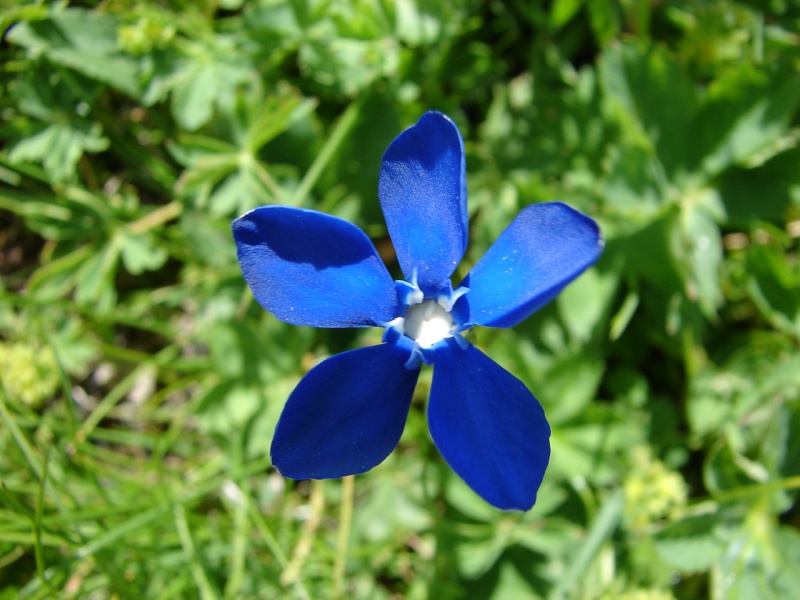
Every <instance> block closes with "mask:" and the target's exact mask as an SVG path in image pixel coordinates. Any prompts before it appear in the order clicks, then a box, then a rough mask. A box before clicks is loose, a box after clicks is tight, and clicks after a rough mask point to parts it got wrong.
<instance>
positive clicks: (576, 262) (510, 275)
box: [459, 202, 603, 327]
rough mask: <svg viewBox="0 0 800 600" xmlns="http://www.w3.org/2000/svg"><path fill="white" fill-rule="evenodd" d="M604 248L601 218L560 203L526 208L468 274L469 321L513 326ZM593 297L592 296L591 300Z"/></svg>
mask: <svg viewBox="0 0 800 600" xmlns="http://www.w3.org/2000/svg"><path fill="white" fill-rule="evenodd" d="M602 251H603V240H602V238H601V237H600V231H599V229H598V228H597V223H595V222H594V221H593V220H592V219H590V218H589V217H587V216H586V215H584V214H582V213H580V212H578V211H577V210H575V209H574V208H570V207H569V206H567V205H566V204H562V203H560V202H549V203H544V204H533V205H531V206H528V207H527V208H525V209H524V210H522V211H521V212H520V213H519V214H518V215H517V217H516V219H514V221H513V222H512V223H511V225H509V226H508V227H507V228H506V230H505V231H504V232H503V233H502V234H501V235H500V237H499V238H498V239H497V241H496V242H495V243H494V244H493V245H492V247H491V248H489V251H488V252H487V253H486V254H485V255H484V257H483V258H482V259H481V260H480V261H479V262H478V264H477V265H475V268H473V269H472V271H471V272H470V273H469V275H467V277H466V278H465V279H464V281H463V282H462V283H461V285H462V286H464V287H468V288H469V289H470V292H469V293H468V294H466V295H465V296H463V297H462V298H461V299H460V300H459V302H466V303H467V304H468V305H469V322H470V323H473V324H477V325H487V326H491V327H513V326H514V325H516V324H517V323H519V322H520V321H522V320H523V319H525V318H527V317H528V316H529V315H530V314H531V313H533V312H534V311H536V310H538V309H539V308H541V307H542V306H544V305H545V304H547V303H548V302H549V301H550V300H552V299H553V298H554V297H555V296H556V295H558V293H559V292H560V291H561V290H562V289H564V287H566V285H567V284H568V283H569V282H570V281H572V280H573V279H575V278H576V277H577V276H578V275H580V274H581V272H583V271H584V270H585V269H586V268H587V267H589V266H591V265H592V264H593V263H594V262H595V261H596V260H597V259H598V258H600V254H601V253H602ZM587 301H590V300H587Z"/></svg>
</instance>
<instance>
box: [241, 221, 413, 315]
mask: <svg viewBox="0 0 800 600" xmlns="http://www.w3.org/2000/svg"><path fill="white" fill-rule="evenodd" d="M233 237H234V239H235V240H236V248H237V252H238V254H239V264H240V266H241V268H242V273H243V274H244V278H245V280H246V281H247V283H248V285H249V286H250V289H251V290H252V292H253V296H255V298H256V300H258V302H259V304H261V306H263V307H264V308H266V309H267V310H268V311H269V312H271V313H273V314H274V315H275V316H276V317H278V318H279V319H281V320H283V321H286V322H287V323H292V324H294V325H309V326H312V327H366V326H372V325H375V324H380V323H383V322H388V321H391V320H392V319H393V318H394V317H395V316H396V315H395V312H396V311H397V310H398V308H397V294H396V292H395V288H394V281H393V280H392V278H391V276H390V275H389V272H388V271H387V270H386V267H385V266H384V264H383V262H381V259H380V258H379V257H378V254H377V252H376V251H375V246H373V245H372V242H371V241H370V240H369V238H368V237H367V236H366V235H365V234H364V232H363V231H361V230H360V229H359V228H358V227H356V226H355V225H352V224H351V223H348V222H347V221H343V220H342V219H338V218H336V217H332V216H330V215H325V214H323V213H319V212H316V211H313V210H304V209H301V208H291V207H286V206H262V207H261V208H257V209H255V210H253V211H250V212H249V213H247V214H246V215H244V216H242V217H240V218H239V219H236V220H235V221H234V222H233Z"/></svg>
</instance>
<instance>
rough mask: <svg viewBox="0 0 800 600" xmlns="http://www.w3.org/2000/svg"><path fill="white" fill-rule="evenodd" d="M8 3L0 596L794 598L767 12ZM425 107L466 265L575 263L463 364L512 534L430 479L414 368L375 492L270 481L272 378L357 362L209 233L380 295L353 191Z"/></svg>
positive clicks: (794, 383) (793, 234)
mask: <svg viewBox="0 0 800 600" xmlns="http://www.w3.org/2000/svg"><path fill="white" fill-rule="evenodd" d="M6 4H7V5H8V6H6V7H5V8H3V9H0V17H1V18H0V23H1V24H2V27H3V28H4V30H5V36H4V42H5V43H4V44H3V45H2V47H0V55H1V58H2V63H1V64H2V70H1V71H0V117H2V118H1V119H0V136H2V144H0V217H1V218H2V228H1V229H0V240H1V241H2V243H0V282H2V291H0V374H1V377H2V385H0V480H1V481H2V487H1V488H0V599H5V598H50V597H58V598H93V597H103V598H105V597H109V598H113V597H116V598H197V597H201V598H204V599H213V598H293V597H298V598H345V597H347V598H370V599H381V598H398V597H403V598H409V599H424V598H435V599H437V600H438V599H444V600H447V599H450V598H452V599H455V598H465V597H469V598H486V599H494V600H500V599H505V598H547V599H553V600H555V599H559V598H586V599H591V598H597V599H611V598H614V599H627V600H634V599H642V600H644V599H653V600H667V599H670V598H678V599H695V598H704V597H705V598H712V599H715V600H719V599H723V598H732V599H741V600H749V599H751V598H759V599H770V598H776V599H777V598H789V597H794V596H795V595H796V593H797V589H798V587H800V581H799V580H798V575H797V569H796V565H797V564H798V563H800V533H798V529H797V528H798V525H800V512H798V506H797V496H798V489H800V466H799V465H800V359H798V356H800V354H798V347H799V346H800V266H799V264H800V263H798V241H797V240H798V237H800V227H798V223H800V169H798V165H800V151H799V150H798V138H799V136H798V131H800V130H799V129H798V127H799V126H800V122H799V121H798V116H799V115H800V77H799V76H798V75H800V73H799V71H800V53H798V50H797V33H796V32H797V29H798V24H799V23H800V7H798V5H797V3H796V2H792V1H783V0H774V1H770V2H755V1H752V2H748V1H744V0H741V1H737V0H707V1H704V2H696V1H693V0H679V1H677V2H663V3H657V2H656V3H654V2H642V1H638V0H556V1H555V2H551V3H540V2H530V3H526V2H486V3H484V2H468V1H466V0H431V1H425V2H423V1H421V0H400V1H397V2H387V1H384V0H357V1H353V2H328V1H324V0H291V1H288V2H286V1H281V0H254V1H253V2H242V1H239V0H225V1H220V2H211V1H208V0H204V1H203V2H177V1H176V2H154V1H147V2H129V1H128V0H110V1H107V2H103V3H99V4H98V3H73V5H72V6H71V5H70V3H69V2H54V3H26V2H22V1H17V2H11V3H6ZM427 109H438V110H442V111H444V112H446V113H448V114H450V115H451V116H452V117H453V118H454V119H455V120H456V121H457V123H458V124H459V127H460V128H461V131H462V132H463V134H464V137H465V142H466V149H467V168H468V175H469V182H468V183H469V195H470V211H471V223H472V227H471V235H472V238H471V240H470V247H469V249H468V252H467V258H466V263H467V264H469V263H471V262H472V263H474V261H475V260H477V258H478V257H480V256H481V255H482V254H483V253H484V252H485V250H486V249H487V248H488V246H489V245H490V244H491V242H492V241H493V240H494V239H496V237H497V236H498V235H499V233H500V232H501V231H502V230H503V228H504V227H505V226H506V224H507V223H508V222H509V221H510V220H511V219H512V218H513V216H514V215H515V214H516V213H517V212H518V211H519V210H520V209H521V208H522V207H524V206H526V205H528V204H530V203H532V202H539V201H546V200H554V199H560V200H563V201H566V202H568V203H570V204H572V205H574V206H576V207H578V208H580V209H581V210H584V211H585V212H587V213H588V214H590V215H592V216H593V217H595V218H596V219H597V220H598V221H599V222H600V224H601V226H602V229H603V232H604V235H605V238H606V251H605V254H604V256H603V258H602V260H601V261H600V263H599V264H598V265H597V266H596V267H594V268H593V269H592V270H590V271H589V272H587V273H586V274H584V275H583V276H582V277H581V278H580V279H579V280H578V281H576V282H575V283H574V284H573V285H571V286H570V287H569V288H567V290H565V292H564V293H563V294H562V295H561V296H560V297H559V298H558V300H557V301H555V302H554V303H552V305H550V306H548V307H546V308H545V309H543V310H542V311H540V312H539V313H537V314H536V315H535V316H533V317H532V318H531V319H529V320H528V321H527V322H526V323H524V324H523V325H521V326H519V327H517V328H515V329H514V330H513V331H508V330H503V331H497V330H489V329H484V330H480V331H475V332H474V333H473V341H474V342H475V343H476V344H477V345H478V346H480V347H481V348H482V349H483V350H484V351H486V352H487V353H488V354H490V355H491V356H492V357H494V358H495V359H496V360H497V361H498V362H500V363H501V364H502V365H503V366H504V367H506V368H507V369H509V370H511V371H512V372H514V373H515V374H516V375H517V376H518V377H520V378H521V379H522V380H523V381H524V382H525V383H526V384H527V385H528V386H529V387H530V388H531V390H533V391H534V393H535V394H536V396H537V397H538V398H539V399H540V400H541V402H542V404H543V405H544V407H545V410H546V412H547V414H548V416H549V418H550V421H551V424H552V426H553V436H552V450H553V455H552V461H551V465H550V468H549V470H548V473H547V475H546V477H545V481H544V484H543V486H542V489H541V491H540V494H539V499H538V502H537V504H536V506H535V507H534V509H533V510H532V511H530V512H529V513H527V514H507V513H500V512H498V511H496V510H494V509H492V508H491V507H489V506H488V505H486V504H485V503H484V502H483V501H481V500H480V499H479V498H477V497H476V496H475V495H474V494H473V493H472V492H471V491H470V490H469V488H467V487H466V485H465V484H464V483H463V482H461V481H460V480H459V479H458V478H457V477H456V476H455V475H453V474H452V472H450V471H449V470H448V469H447V468H446V466H445V465H444V464H443V461H442V459H441V458H440V457H439V456H438V454H437V453H436V451H435V448H434V447H433V444H432V442H431V440H430V438H429V437H428V434H427V429H426V423H425V412H424V411H425V399H426V394H427V389H428V387H429V385H430V373H429V372H424V373H423V376H422V380H421V385H420V386H419V388H418V390H417V396H416V397H415V400H414V403H413V406H412V411H411V414H410V416H409V421H408V424H407V427H406V431H405V432H404V434H403V438H402V440H401V443H400V446H399V448H398V449H397V451H396V452H395V453H394V454H393V455H392V456H390V458H389V459H387V461H386V462H385V463H384V464H382V465H380V466H379V467H377V468H376V469H374V470H373V471H372V472H370V473H368V474H365V475H362V476H359V477H357V478H356V479H355V480H354V481H353V480H351V479H347V480H344V481H342V482H339V481H326V482H299V483H295V482H291V481H288V480H283V479H282V478H281V477H280V476H279V475H278V474H277V473H275V472H274V470H272V469H271V468H270V463H269V456H268V448H269V443H270V439H271V436H272V432H273V429H274V427H275V424H276V422H277V418H278V415H279V414H280V411H281V409H282V406H283V403H284V402H285V399H286V398H287V396H288V394H289V393H290V392H291V390H292V389H293V387H294V385H296V383H297V381H299V379H300V377H301V376H302V374H303V373H304V372H306V371H307V370H308V369H309V368H310V367H311V366H312V365H313V364H315V362H317V361H318V360H320V359H322V358H324V357H325V356H327V355H329V354H333V353H336V352H339V351H342V350H345V349H348V348H354V347H358V346H362V345H366V344H371V343H376V342H377V341H378V340H379V337H378V336H379V334H378V332H375V331H368V330H367V331H357V332H353V331H316V330H311V329H307V328H299V327H291V326H288V325H286V324H284V323H281V322H279V321H277V320H276V319H275V318H274V317H272V316H271V315H269V314H267V313H265V312H264V311H263V310H262V309H261V308H260V307H259V306H258V305H257V304H256V303H255V302H253V300H252V298H251V296H250V294H249V292H248V291H247V289H246V286H245V284H244V282H243V280H242V278H241V274H240V272H239V269H238V266H237V262H236V257H235V250H234V247H233V242H232V239H231V236H230V221H231V219H232V218H234V217H235V216H237V215H238V214H240V213H242V212H243V211H246V210H248V209H250V208H252V207H254V206H258V205H261V204H270V203H280V204H288V205H293V206H302V207H308V208H316V209H318V210H323V211H325V212H328V213H331V214H335V215H337V216H340V217H343V218H347V219H349V220H352V221H354V222H356V223H358V224H359V225H361V226H362V227H364V228H365V230H366V231H367V232H368V233H369V235H370V236H371V237H372V238H373V239H374V240H375V241H376V244H377V246H378V248H379V250H380V252H381V254H382V255H383V256H385V257H386V259H387V261H388V262H389V264H390V267H391V268H395V267H396V265H394V264H393V262H392V261H393V260H394V259H393V253H392V250H391V245H390V243H389V241H388V237H387V234H386V229H385V226H384V224H383V221H382V218H381V215H380V211H379V208H378V203H377V199H376V188H377V175H378V169H379V166H380V157H381V153H382V152H383V150H384V149H385V148H386V145H387V144H388V142H389V141H390V140H391V139H392V138H393V137H394V136H395V135H397V133H399V131H400V130H401V129H402V128H403V127H405V126H408V125H410V124H411V123H413V122H414V121H416V119H417V118H418V117H419V115H420V114H421V113H422V112H423V111H425V110H427ZM463 274H465V272H462V273H461V275H463Z"/></svg>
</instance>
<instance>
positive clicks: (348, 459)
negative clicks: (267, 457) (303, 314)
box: [271, 344, 419, 479]
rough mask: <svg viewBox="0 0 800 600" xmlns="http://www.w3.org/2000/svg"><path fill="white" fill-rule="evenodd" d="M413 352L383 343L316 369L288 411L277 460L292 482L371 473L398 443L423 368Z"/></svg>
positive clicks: (277, 440)
mask: <svg viewBox="0 0 800 600" xmlns="http://www.w3.org/2000/svg"><path fill="white" fill-rule="evenodd" d="M406 360H408V352H404V351H403V350H402V349H401V348H399V347H397V346H395V345H394V344H380V345H378V346H369V347H367V348H359V349H358V350H351V351H349V352H344V353H342V354H337V355H335V356H332V357H330V358H328V359H327V360H325V361H323V362H321V363H320V364H319V365H317V366H316V367H314V368H313V369H311V371H309V372H308V373H307V374H306V376H305V377H303V379H302V380H301V381H300V383H299V384H298V386H297V387H296V388H295V390H294V392H292V395H291V396H289V400H288V401H287V403H286V407H285V408H284V409H283V413H282V414H281V418H280V420H279V421H278V426H277V428H276V429H275V437H274V438H273V440H272V450H271V454H272V462H273V464H274V465H275V467H276V468H277V469H278V471H280V472H281V474H282V475H284V476H285V477H290V478H292V479H328V478H333V477H344V476H345V475H353V474H357V473H364V472H365V471H369V470H370V469H371V468H372V467H374V466H375V465H377V464H379V463H380V462H382V461H383V459H385V458H386V457H387V456H388V455H389V453H390V452H391V451H392V450H393V449H394V447H395V446H397V442H398V441H399V440H400V435H401V434H402V433H403V427H404V426H405V422H406V417H407V416H408V409H409V406H410V405H411V396H412V395H413V393H414V386H415V384H416V382H417V377H418V376H419V371H418V370H416V371H410V370H408V369H405V368H404V367H403V365H404V364H405V362H406Z"/></svg>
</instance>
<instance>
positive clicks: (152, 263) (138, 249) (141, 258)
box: [122, 233, 167, 275]
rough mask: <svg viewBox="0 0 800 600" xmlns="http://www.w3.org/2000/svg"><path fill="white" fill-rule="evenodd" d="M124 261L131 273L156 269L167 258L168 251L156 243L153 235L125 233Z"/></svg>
mask: <svg viewBox="0 0 800 600" xmlns="http://www.w3.org/2000/svg"><path fill="white" fill-rule="evenodd" d="M122 236H123V241H122V262H123V264H124V265H125V268H126V269H127V270H128V272H129V273H131V275H140V274H141V273H143V272H144V271H155V270H156V269H159V268H161V266H162V265H163V264H164V262H166V260H167V252H166V250H164V249H163V248H159V247H158V246H156V245H155V244H154V240H153V238H152V236H150V235H147V234H143V233H123V234H122Z"/></svg>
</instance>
